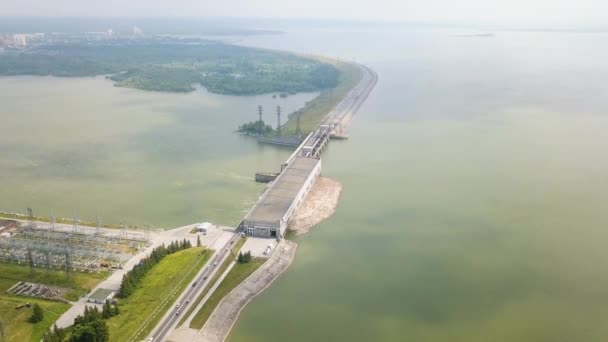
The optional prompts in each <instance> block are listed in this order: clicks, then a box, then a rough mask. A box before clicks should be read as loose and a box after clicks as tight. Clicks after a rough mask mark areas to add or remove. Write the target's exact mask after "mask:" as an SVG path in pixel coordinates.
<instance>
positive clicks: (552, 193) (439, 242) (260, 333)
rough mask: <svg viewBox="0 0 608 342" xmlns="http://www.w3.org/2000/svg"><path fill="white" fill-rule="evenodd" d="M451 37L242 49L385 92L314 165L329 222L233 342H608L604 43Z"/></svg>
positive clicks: (301, 36)
mask: <svg viewBox="0 0 608 342" xmlns="http://www.w3.org/2000/svg"><path fill="white" fill-rule="evenodd" d="M459 33H461V32H458V31H450V30H420V31H406V30H404V31H382V30H375V31H365V30H359V31H356V32H351V31H348V30H345V31H342V30H340V31H338V30H336V31H330V32H312V33H311V32H308V33H307V32H297V31H296V32H292V33H290V34H288V35H286V36H285V37H270V38H264V37H256V38H250V39H248V40H246V41H245V42H244V43H245V44H250V45H256V46H285V48H287V49H292V50H299V51H302V52H310V51H311V50H312V53H320V54H328V55H333V56H336V57H342V58H353V57H356V59H357V61H358V62H362V63H365V64H367V65H369V66H371V67H372V68H374V69H375V70H376V71H377V72H378V74H379V78H380V80H379V83H378V85H377V87H376V89H375V90H374V91H373V93H372V94H371V96H370V98H369V99H368V101H367V102H366V103H365V104H364V106H363V108H362V109H361V111H360V112H359V113H358V114H357V116H356V117H355V119H354V122H353V126H352V127H351V130H350V140H348V141H343V142H332V143H331V144H330V147H329V149H328V150H327V153H325V154H324V155H323V174H324V175H325V176H329V177H332V178H334V179H337V180H339V181H340V182H342V184H343V186H344V189H343V192H342V197H341V199H340V203H339V206H338V208H337V212H336V214H335V215H334V216H333V217H331V218H330V219H329V220H327V221H325V222H323V223H322V224H320V225H319V226H317V227H316V228H314V229H313V231H312V232H311V233H310V234H308V235H306V236H304V237H301V238H298V239H297V241H298V243H299V248H298V253H297V256H296V259H295V261H294V263H293V264H292V266H291V268H290V269H289V270H288V271H287V273H285V274H284V275H283V276H282V277H281V278H280V279H279V280H278V281H277V282H276V283H275V284H273V285H272V286H271V287H270V288H269V289H268V290H267V291H266V292H264V293H263V294H262V295H260V296H259V297H257V298H256V299H255V300H254V301H252V303H250V304H249V306H247V307H246V308H245V309H244V310H243V312H242V314H241V317H240V320H239V321H238V323H237V324H236V326H235V328H234V330H233V331H232V333H231V336H230V338H229V340H230V341H234V342H237V341H238V342H240V341H248V342H251V341H260V342H262V341H264V342H268V341H442V342H443V341H466V342H471V341H479V342H485V341H505V342H511V341H535V342H537V341H547V342H549V341H606V340H607V339H608V272H606V270H607V267H608V249H607V248H606V246H607V245H608V229H607V227H608V210H606V203H608V178H607V176H606V175H607V174H608V158H607V156H608V134H607V133H606V132H608V96H607V95H608V87H607V86H606V79H608V62H607V61H608V59H607V58H606V57H608V49H607V48H606V46H607V45H605V43H604V42H605V41H606V38H608V35H602V34H570V33H525V32H520V33H509V32H497V33H496V35H495V36H494V37H485V38H482V37H459V36H458V34H459ZM310 42H315V44H312V43H310ZM311 44H312V45H311ZM317 44H318V45H317Z"/></svg>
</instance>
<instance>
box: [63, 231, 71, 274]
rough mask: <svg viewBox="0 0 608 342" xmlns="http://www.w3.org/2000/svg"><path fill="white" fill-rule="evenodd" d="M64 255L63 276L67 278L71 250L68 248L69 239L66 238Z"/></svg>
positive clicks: (69, 268)
mask: <svg viewBox="0 0 608 342" xmlns="http://www.w3.org/2000/svg"><path fill="white" fill-rule="evenodd" d="M64 255H65V276H66V277H67V278H68V279H69V278H70V273H71V272H72V251H71V250H70V240H69V239H68V240H67V244H66V245H65V249H64Z"/></svg>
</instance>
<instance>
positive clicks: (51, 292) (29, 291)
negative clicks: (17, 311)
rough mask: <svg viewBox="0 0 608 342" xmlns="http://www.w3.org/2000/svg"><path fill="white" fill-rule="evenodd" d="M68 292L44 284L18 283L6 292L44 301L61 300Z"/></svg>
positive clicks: (61, 288)
mask: <svg viewBox="0 0 608 342" xmlns="http://www.w3.org/2000/svg"><path fill="white" fill-rule="evenodd" d="M68 291H70V289H66V288H63V287H57V286H48V285H44V284H37V283H30V282H25V281H20V282H18V283H17V284H15V285H13V286H12V287H11V288H10V289H9V290H8V291H7V292H8V293H12V294H16V295H19V296H28V297H38V298H45V299H63V297H64V295H65V294H66V293H67V292H68Z"/></svg>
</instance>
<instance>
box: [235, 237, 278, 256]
mask: <svg viewBox="0 0 608 342" xmlns="http://www.w3.org/2000/svg"><path fill="white" fill-rule="evenodd" d="M269 246H270V248H269ZM276 247H277V240H275V239H270V238H259V237H253V236H248V237H247V241H245V244H244V245H243V248H241V251H243V252H247V251H251V255H252V256H253V257H256V258H270V256H271V255H272V253H273V252H274V250H275V249H276Z"/></svg>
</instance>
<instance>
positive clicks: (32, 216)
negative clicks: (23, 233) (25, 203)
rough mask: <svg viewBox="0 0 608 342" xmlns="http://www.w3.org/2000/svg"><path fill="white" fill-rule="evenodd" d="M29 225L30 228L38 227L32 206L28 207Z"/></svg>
mask: <svg viewBox="0 0 608 342" xmlns="http://www.w3.org/2000/svg"><path fill="white" fill-rule="evenodd" d="M27 225H28V227H29V228H36V226H35V225H36V224H35V223H34V212H33V211H32V208H30V207H28V208H27Z"/></svg>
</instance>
